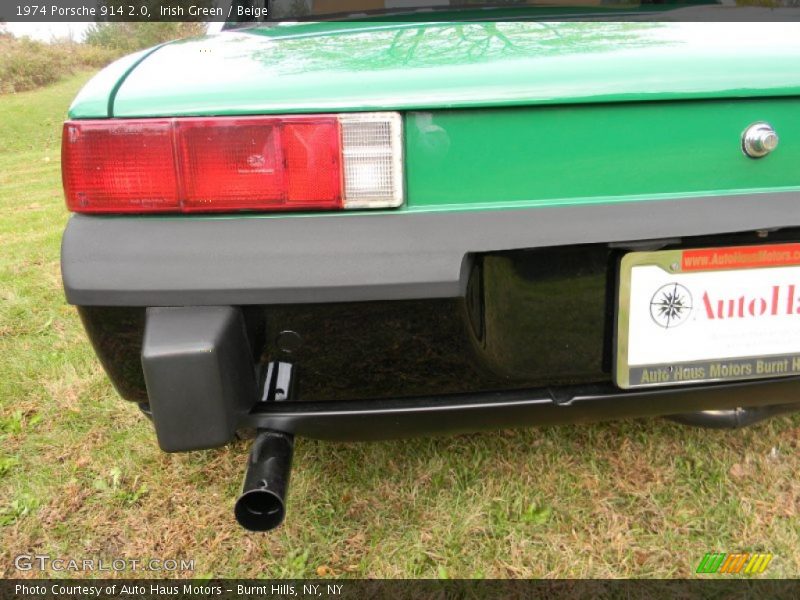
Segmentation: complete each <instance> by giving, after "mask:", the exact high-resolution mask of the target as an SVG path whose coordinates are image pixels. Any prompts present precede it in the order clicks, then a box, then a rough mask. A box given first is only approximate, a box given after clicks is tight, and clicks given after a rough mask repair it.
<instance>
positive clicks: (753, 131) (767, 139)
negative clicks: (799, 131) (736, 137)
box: [742, 122, 778, 158]
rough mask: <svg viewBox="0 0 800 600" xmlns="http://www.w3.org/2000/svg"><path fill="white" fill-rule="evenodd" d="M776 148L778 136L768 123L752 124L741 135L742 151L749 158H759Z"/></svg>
mask: <svg viewBox="0 0 800 600" xmlns="http://www.w3.org/2000/svg"><path fill="white" fill-rule="evenodd" d="M777 147H778V134H777V133H775V130H774V129H773V128H772V125H770V124H769V123H764V122H760V123H753V124H752V125H750V127H748V128H747V129H745V130H744V133H743V134H742V151H743V152H744V153H745V154H746V155H747V156H749V157H750V158H761V157H763V156H766V155H767V154H769V153H770V152H772V151H773V150H775V148H777Z"/></svg>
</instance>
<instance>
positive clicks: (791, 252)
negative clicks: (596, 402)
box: [614, 244, 800, 388]
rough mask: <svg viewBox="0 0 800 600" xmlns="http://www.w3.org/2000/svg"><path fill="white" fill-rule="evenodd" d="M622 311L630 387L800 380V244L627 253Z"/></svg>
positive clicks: (619, 376)
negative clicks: (733, 381)
mask: <svg viewBox="0 0 800 600" xmlns="http://www.w3.org/2000/svg"><path fill="white" fill-rule="evenodd" d="M618 308H619V310H618V313H617V344H616V364H615V369H614V370H615V381H616V383H617V385H619V386H620V387H622V388H635V387H643V386H658V385H679V384H686V383H697V382H702V381H726V380H737V379H758V378H768V377H784V376H790V375H800V244H771V245H759V246H739V247H725V248H702V249H684V250H666V251H659V252H632V253H630V254H626V255H625V256H624V257H623V259H622V262H621V267H620V287H619V307H618Z"/></svg>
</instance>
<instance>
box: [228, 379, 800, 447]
mask: <svg viewBox="0 0 800 600" xmlns="http://www.w3.org/2000/svg"><path fill="white" fill-rule="evenodd" d="M555 397H558V398H559V402H558V403H557V402H555V401H554V398H555ZM570 397H571V399H570ZM798 398H800V377H791V378H784V379H772V380H767V381H764V380H761V381H748V382H736V383H730V384H719V383H715V384H709V385H699V386H691V387H673V388H654V389H646V390H637V391H630V392H624V391H622V390H619V389H617V388H615V387H614V386H612V385H602V386H594V387H585V388H581V389H573V390H569V389H566V388H562V389H559V390H558V392H557V393H555V392H553V391H551V390H548V389H539V390H527V391H519V392H504V393H491V394H473V395H456V396H443V397H428V398H414V399H397V400H366V401H357V402H336V403H333V402H325V403H309V402H303V403H273V404H260V405H259V407H258V408H257V409H256V410H255V411H254V412H252V413H251V414H250V415H248V416H247V417H245V418H244V420H243V422H242V424H241V425H242V426H243V427H252V428H256V429H273V430H278V431H284V432H288V433H292V434H295V435H300V436H305V437H310V438H317V439H327V440H381V439H393V438H403V437H415V436H428V435H437V434H446V433H468V432H476V431H483V430H488V429H498V428H512V427H528V426H534V425H558V424H565V423H582V422H592V421H604V420H612V419H623V418H630V417H646V416H662V415H674V414H679V413H687V412H692V411H698V410H717V409H727V408H736V407H740V406H743V407H749V406H770V405H780V404H793V403H796V402H797V401H798Z"/></svg>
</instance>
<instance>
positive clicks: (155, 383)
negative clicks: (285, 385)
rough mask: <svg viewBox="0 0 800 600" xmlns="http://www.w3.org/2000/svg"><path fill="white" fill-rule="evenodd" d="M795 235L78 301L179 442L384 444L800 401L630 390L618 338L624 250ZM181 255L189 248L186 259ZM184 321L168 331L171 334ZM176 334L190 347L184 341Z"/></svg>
mask: <svg viewBox="0 0 800 600" xmlns="http://www.w3.org/2000/svg"><path fill="white" fill-rule="evenodd" d="M73 221H74V220H73ZM167 229H168V228H167ZM798 239H800V231H799V230H797V229H782V230H777V231H771V232H769V233H768V234H766V233H765V232H763V231H762V232H755V231H745V232H741V233H732V234H718V235H714V236H702V237H693V238H669V239H661V240H650V241H645V242H614V243H595V244H579V245H574V244H573V245H568V246H551V247H547V248H528V249H521V250H508V251H493V252H489V251H487V252H481V253H474V254H470V255H469V260H467V261H465V262H464V264H463V265H462V266H464V267H465V270H464V271H463V272H462V274H461V277H462V280H461V281H462V283H460V284H459V287H463V290H462V293H461V294H459V295H455V296H452V297H444V298H439V297H422V298H419V299H402V298H394V299H391V300H373V301H363V300H362V301H348V302H323V301H320V302H303V301H301V302H299V303H297V304H282V303H277V304H270V303H268V302H266V301H256V302H254V303H252V304H248V303H244V304H235V303H231V304H227V303H221V304H219V305H217V306H213V305H205V306H204V305H203V303H200V305H198V306H195V305H191V304H189V305H186V304H183V305H182V306H178V307H173V308H169V307H168V306H169V304H170V302H169V298H170V296H169V295H167V296H157V298H155V297H154V298H153V303H152V304H148V305H145V306H136V305H134V306H95V305H92V304H91V303H89V305H82V306H79V310H80V313H81V316H82V318H83V321H84V324H85V326H86V329H87V331H88V333H89V336H90V338H91V340H92V343H93V345H94V347H95V349H96V351H97V354H98V356H99V357H100V359H101V361H102V363H103V365H104V367H105V368H106V370H107V371H108V373H109V375H110V376H111V379H112V381H113V382H114V384H115V385H116V387H117V389H118V390H119V391H120V393H121V394H122V395H123V396H124V397H125V398H127V399H129V400H133V401H137V402H150V403H152V404H153V409H154V410H153V413H154V416H155V420H156V429H157V432H158V433H159V440H160V442H161V444H162V447H164V448H165V449H168V450H186V449H192V448H204V447H212V446H217V445H220V444H223V443H226V442H227V441H229V440H230V439H231V437H232V436H233V433H234V431H235V430H236V429H241V428H254V429H264V428H266V429H275V430H279V431H285V432H288V433H295V434H299V435H305V436H310V437H317V438H327V439H384V438H393V437H403V436H409V435H428V434H436V433H444V432H462V431H476V430H480V429H491V428H498V427H513V426H527V425H537V424H554V423H567V422H582V421H596V420H602V419H615V418H624V417H635V416H648V415H674V414H679V413H688V412H695V411H702V410H716V409H729V408H736V407H752V406H773V405H777V406H784V407H789V406H791V405H793V404H794V403H796V402H797V401H798V400H799V399H800V395H798V390H799V389H800V388H798V386H800V382H798V380H797V379H794V378H784V379H774V380H759V381H756V382H741V383H735V384H734V383H730V384H720V383H713V384H708V385H692V386H685V387H674V388H659V389H657V390H647V391H641V390H634V391H624V390H620V389H619V388H617V387H616V386H615V385H614V384H613V380H612V375H611V371H612V365H613V358H614V357H613V352H614V339H613V338H614V333H613V332H614V330H615V327H614V319H615V312H616V306H617V299H616V292H617V287H618V285H617V274H618V265H619V261H620V259H621V257H622V256H623V255H624V254H625V253H627V252H630V251H631V250H635V249H656V248H681V247H702V246H720V245H748V244H758V243H776V242H781V241H797V240H798ZM65 241H66V240H65ZM84 242H85V243H86V244H93V243H96V242H97V240H96V239H86V240H84ZM71 243H78V242H77V240H73V242H71ZM209 248H210V249H211V248H213V244H212V245H210V246H209ZM184 251H185V249H182V248H180V247H178V248H176V249H174V254H175V255H180V254H181V253H182V252H184ZM210 251H211V250H210ZM192 260H193V261H194V262H195V263H198V262H202V257H198V256H194V258H193V259H192ZM386 260H387V261H388V262H386V265H385V268H387V269H391V266H392V263H391V260H390V259H386ZM151 266H152V265H138V266H137V267H136V269H137V272H139V271H141V272H145V271H147V270H148V269H150V268H151ZM131 268H133V267H131ZM156 271H158V268H156ZM257 275H258V276H256V277H254V279H253V281H258V277H260V276H261V275H262V274H261V273H257ZM305 275H307V274H303V277H304V276H305ZM231 276H232V277H239V278H241V277H242V274H241V273H240V272H237V273H235V274H231ZM65 279H66V274H65ZM301 279H302V277H301ZM245 280H246V277H245V279H241V281H245ZM126 285H128V286H129V287H135V286H136V285H137V282H136V281H129V282H128V283H127V284H126ZM68 289H69V288H68ZM323 296H324V295H323ZM78 297H80V296H78ZM122 297H124V295H123V296H115V298H117V299H119V298H122ZM158 298H161V299H162V300H163V303H162V302H159V301H157V299H158ZM259 298H261V296H258V295H257V294H256V295H255V296H253V299H256V300H257V299H259ZM70 299H72V300H74V299H75V297H71V298H70ZM140 299H141V298H140ZM165 306H166V307H167V308H164V307H165ZM170 311H175V313H176V314H183V316H184V317H186V321H185V325H181V327H179V328H178V330H177V333H175V334H170V335H161V336H153V335H151V336H150V339H152V340H154V339H159V338H160V339H161V342H160V343H159V344H158V345H156V346H153V347H149V348H148V347H146V340H147V339H148V336H147V335H146V333H145V332H146V329H147V327H148V323H150V324H151V325H152V323H151V321H153V319H151V316H150V315H152V314H156V313H158V314H160V315H162V317H163V315H165V314H168V313H169V312H170ZM217 313H219V314H221V315H226V316H225V317H224V319H222V320H220V321H219V323H217V324H216V325H214V323H211V322H209V320H208V319H211V318H213V317H211V316H209V315H214V314H217ZM162 317H159V319H161V318H162ZM181 318H183V317H181ZM153 322H154V321H153ZM177 322H178V321H175V323H177ZM172 325H173V323H172V321H164V322H162V325H160V326H159V327H160V328H162V333H163V331H165V330H164V329H163V328H164V327H172ZM228 331H230V332H235V337H236V340H237V341H236V343H235V344H230V343H227V342H225V340H227V339H228V338H227V336H228V334H227V333H224V334H223V333H221V332H228ZM203 332H206V333H203ZM178 334H179V335H178ZM206 334H207V337H204V336H206ZM230 335H234V333H231V334H230ZM219 336H222V338H221V339H217V338H218V337H219ZM178 339H181V340H183V342H181V343H182V344H183V343H185V344H186V345H185V348H189V349H190V350H189V351H186V352H185V353H183V354H182V352H183V350H181V348H183V346H181V345H180V344H178V346H180V347H179V348H177V349H176V348H173V347H172V346H173V342H175V341H176V340H178ZM231 339H232V338H231ZM216 348H220V349H223V350H221V351H220V354H219V355H213V354H214V352H215V349H216ZM226 348H227V349H226ZM207 351H210V353H211V354H212V355H213V356H211V355H209V352H207ZM143 359H144V363H145V364H144V369H143ZM169 361H173V362H169ZM275 362H285V363H291V364H292V365H293V372H295V373H296V374H297V376H296V381H297V385H296V386H294V395H293V401H292V402H281V403H263V402H259V399H260V395H259V393H258V392H257V391H254V390H257V389H258V386H259V385H261V383H260V382H262V381H263V377H264V373H265V371H266V368H267V365H268V364H270V363H275ZM173 374H174V375H173ZM146 380H147V381H146ZM159 402H160V403H161V405H159ZM212 423H213V426H211V425H210V424H212Z"/></svg>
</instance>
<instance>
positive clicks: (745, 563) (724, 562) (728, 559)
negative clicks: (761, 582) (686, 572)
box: [695, 552, 772, 575]
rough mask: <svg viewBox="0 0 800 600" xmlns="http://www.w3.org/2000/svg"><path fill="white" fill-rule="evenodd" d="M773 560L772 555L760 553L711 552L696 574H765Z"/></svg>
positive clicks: (701, 562) (702, 561)
mask: <svg viewBox="0 0 800 600" xmlns="http://www.w3.org/2000/svg"><path fill="white" fill-rule="evenodd" d="M771 560H772V554H767V553H764V552H758V553H755V554H750V553H748V552H743V553H740V554H726V553H724V552H709V553H707V554H706V555H705V556H704V557H703V560H701V561H700V564H699V565H697V571H695V572H696V573H718V574H730V575H736V574H743V575H756V574H758V573H763V572H764V571H765V570H766V569H767V565H768V564H769V563H770V561H771Z"/></svg>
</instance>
